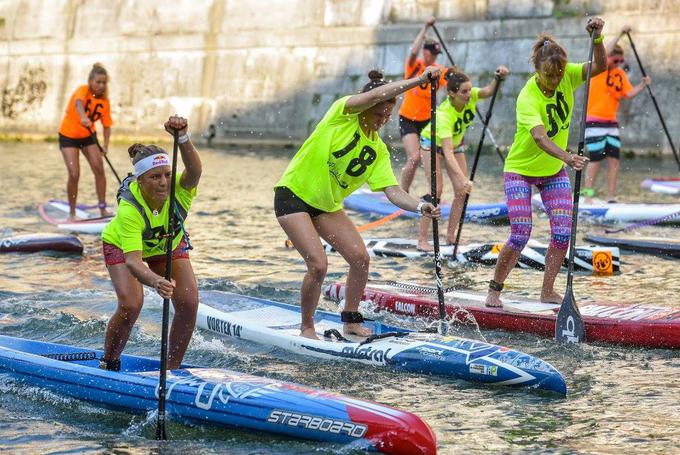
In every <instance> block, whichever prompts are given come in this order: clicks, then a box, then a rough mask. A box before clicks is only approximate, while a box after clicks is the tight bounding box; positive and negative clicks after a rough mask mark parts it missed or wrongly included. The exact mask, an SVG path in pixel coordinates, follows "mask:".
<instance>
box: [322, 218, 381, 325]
mask: <svg viewBox="0 0 680 455" xmlns="http://www.w3.org/2000/svg"><path fill="white" fill-rule="evenodd" d="M313 222H314V225H315V226H316V229H317V231H318V232H319V235H321V237H322V238H323V239H324V240H325V241H327V242H328V243H329V244H330V245H331V246H332V247H333V248H334V249H335V250H336V251H337V252H338V253H340V255H341V256H342V257H343V258H344V259H345V261H347V263H348V264H349V273H348V275H347V284H346V287H345V308H344V310H345V311H358V310H359V302H360V301H361V297H362V295H363V293H364V288H365V287H366V282H367V281H368V266H369V262H370V258H369V256H368V252H367V251H366V246H365V245H364V241H363V240H362V238H361V235H360V234H359V231H357V229H356V226H354V223H352V220H350V219H349V217H348V216H347V214H346V213H345V212H344V211H343V210H339V211H337V212H332V213H324V214H322V215H319V216H317V217H315V218H313ZM344 332H345V334H352V335H359V336H369V335H370V334H371V331H370V330H369V329H367V328H365V327H363V326H362V325H361V324H350V323H345V327H344Z"/></svg>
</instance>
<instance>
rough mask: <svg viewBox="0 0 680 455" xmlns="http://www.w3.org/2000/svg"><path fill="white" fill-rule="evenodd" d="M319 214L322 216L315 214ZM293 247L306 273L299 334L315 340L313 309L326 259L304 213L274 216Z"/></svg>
mask: <svg viewBox="0 0 680 455" xmlns="http://www.w3.org/2000/svg"><path fill="white" fill-rule="evenodd" d="M319 216H323V215H319ZM276 219H277V220H278V222H279V224H280V225H281V227H282V228H283V230H284V232H285V233H286V235H288V238H289V239H290V240H291V241H292V242H293V245H294V246H295V249H296V250H297V251H298V253H300V256H302V259H304V260H305V264H306V265H307V273H306V274H305V277H304V279H303V280H302V287H301V288H300V307H301V311H302V323H301V324H300V335H302V336H304V337H307V338H313V339H317V338H318V337H317V336H316V330H315V328H314V312H315V311H316V307H317V305H318V304H319V297H320V296H321V285H322V284H323V280H324V278H325V277H326V271H327V270H328V258H327V257H326V252H325V251H324V249H323V246H322V245H321V241H320V240H319V233H318V232H317V231H316V227H315V226H314V223H313V222H312V217H310V216H309V214H308V213H305V212H298V213H291V214H289V215H284V216H280V217H277V218H276Z"/></svg>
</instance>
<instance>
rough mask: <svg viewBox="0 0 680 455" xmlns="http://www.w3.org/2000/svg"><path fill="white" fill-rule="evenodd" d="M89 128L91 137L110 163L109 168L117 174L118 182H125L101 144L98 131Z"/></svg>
mask: <svg viewBox="0 0 680 455" xmlns="http://www.w3.org/2000/svg"><path fill="white" fill-rule="evenodd" d="M87 130H88V131H89V132H90V137H91V138H92V140H93V141H94V143H95V144H97V148H98V149H99V152H100V153H101V154H102V155H104V159H105V160H106V163H107V164H108V165H109V168H110V169H111V172H113V175H115V176H116V180H118V183H119V184H120V183H123V181H122V180H121V179H120V177H119V176H118V173H117V172H116V169H114V167H113V164H111V161H109V157H108V156H106V153H104V149H103V148H102V146H101V145H100V144H99V139H97V131H96V130H94V129H90V128H87Z"/></svg>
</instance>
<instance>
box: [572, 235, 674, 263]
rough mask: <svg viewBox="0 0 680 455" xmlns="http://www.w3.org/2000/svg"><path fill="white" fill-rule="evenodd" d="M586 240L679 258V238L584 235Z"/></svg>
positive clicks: (636, 251) (637, 251)
mask: <svg viewBox="0 0 680 455" xmlns="http://www.w3.org/2000/svg"><path fill="white" fill-rule="evenodd" d="M585 239H586V241H588V242H593V243H596V244H598V245H605V246H609V247H617V248H620V249H622V250H626V251H633V252H635V253H646V254H655V255H657V256H664V257H668V258H680V240H679V239H664V238H659V237H637V238H633V239H630V238H618V237H609V236H598V235H586V236H585Z"/></svg>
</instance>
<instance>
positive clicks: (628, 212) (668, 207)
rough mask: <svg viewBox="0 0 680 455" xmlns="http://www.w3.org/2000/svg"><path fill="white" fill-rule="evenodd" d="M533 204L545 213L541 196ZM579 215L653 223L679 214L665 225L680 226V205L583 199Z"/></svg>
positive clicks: (596, 219) (590, 218)
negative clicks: (589, 202)
mask: <svg viewBox="0 0 680 455" xmlns="http://www.w3.org/2000/svg"><path fill="white" fill-rule="evenodd" d="M531 203H532V205H533V207H534V208H536V209H538V210H542V211H545V208H544V207H543V202H542V201H541V195H540V194H535V195H534V196H533V197H532V198H531ZM578 213H579V217H581V218H584V219H586V220H588V221H591V222H596V223H633V222H640V221H651V220H656V219H658V218H662V217H664V216H668V215H673V214H675V213H677V214H678V216H677V217H675V218H673V219H671V220H669V221H668V222H667V223H665V224H680V204H645V203H640V204H624V203H609V202H604V201H601V200H598V199H593V201H592V203H591V204H585V203H584V201H583V199H581V201H580V202H579V207H578ZM659 224H662V223H659Z"/></svg>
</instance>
